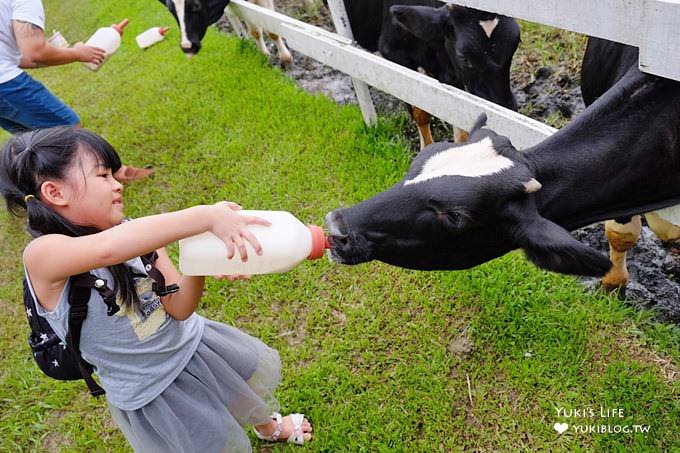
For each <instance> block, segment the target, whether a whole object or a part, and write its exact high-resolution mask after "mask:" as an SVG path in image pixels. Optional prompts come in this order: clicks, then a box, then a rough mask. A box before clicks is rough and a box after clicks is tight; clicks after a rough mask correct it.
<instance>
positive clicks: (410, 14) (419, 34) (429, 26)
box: [390, 5, 449, 41]
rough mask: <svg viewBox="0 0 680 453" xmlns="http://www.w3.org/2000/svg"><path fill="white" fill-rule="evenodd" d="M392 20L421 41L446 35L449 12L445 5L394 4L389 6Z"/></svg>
mask: <svg viewBox="0 0 680 453" xmlns="http://www.w3.org/2000/svg"><path fill="white" fill-rule="evenodd" d="M390 13H391V14H392V22H393V23H395V24H396V25H398V26H401V27H403V28H405V29H406V30H408V31H409V32H411V33H412V34H413V35H414V36H415V37H416V38H418V39H422V40H423V41H432V40H435V39H441V38H443V37H444V35H446V32H447V27H448V25H447V24H448V17H449V13H448V10H447V9H446V7H442V8H433V7H431V6H406V5H395V6H392V7H390Z"/></svg>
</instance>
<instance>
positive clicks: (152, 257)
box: [140, 252, 179, 297]
mask: <svg viewBox="0 0 680 453" xmlns="http://www.w3.org/2000/svg"><path fill="white" fill-rule="evenodd" d="M140 258H141V260H142V264H144V270H145V271H146V273H147V274H148V275H149V277H151V279H152V280H153V281H154V283H153V285H152V288H151V289H152V290H153V292H155V293H156V295H157V296H158V297H163V296H167V295H168V294H172V293H176V292H177V291H179V285H177V284H175V283H173V284H172V285H168V286H165V276H163V273H162V272H161V271H159V270H158V268H157V267H156V266H155V265H154V264H155V263H156V260H157V259H158V253H156V252H151V253H147V254H146V255H142V256H140Z"/></svg>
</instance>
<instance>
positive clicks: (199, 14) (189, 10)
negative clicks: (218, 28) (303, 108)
mask: <svg viewBox="0 0 680 453" xmlns="http://www.w3.org/2000/svg"><path fill="white" fill-rule="evenodd" d="M159 1H160V2H161V3H162V4H164V5H165V6H167V8H168V9H169V10H170V12H171V13H172V15H173V16H174V17H175V20H177V24H178V25H179V29H180V47H181V48H182V51H183V52H184V53H185V54H187V56H193V55H195V54H197V53H198V52H199V51H200V50H201V40H203V37H204V36H205V33H206V31H207V30H208V27H209V26H210V25H212V24H214V23H215V22H217V21H218V20H219V19H220V17H222V14H223V13H224V9H225V8H226V7H227V5H228V4H229V0H159ZM249 1H250V2H252V3H255V4H257V5H259V6H263V7H265V8H268V9H271V10H272V11H273V10H274V1H273V0H249ZM247 25H248V31H249V32H250V34H251V36H252V37H253V39H255V43H256V44H257V47H258V49H259V50H260V52H262V53H264V54H265V55H269V51H268V50H267V46H265V44H264V41H263V39H262V36H263V35H262V29H261V28H259V27H254V26H252V25H250V24H247ZM269 37H270V38H271V39H272V40H273V41H274V42H275V44H276V47H277V49H278V52H279V58H280V59H281V62H282V63H283V64H290V63H291V62H292V61H293V58H292V56H291V55H290V51H289V50H288V48H287V47H286V45H285V44H284V42H283V39H281V37H280V36H278V35H276V34H274V33H269Z"/></svg>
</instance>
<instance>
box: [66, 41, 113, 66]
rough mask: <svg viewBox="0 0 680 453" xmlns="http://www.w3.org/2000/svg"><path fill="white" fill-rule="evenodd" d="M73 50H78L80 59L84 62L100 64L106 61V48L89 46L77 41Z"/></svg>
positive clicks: (77, 53)
mask: <svg viewBox="0 0 680 453" xmlns="http://www.w3.org/2000/svg"><path fill="white" fill-rule="evenodd" d="M73 50H74V51H75V52H76V55H77V58H78V61H80V62H83V63H94V64H100V63H102V62H103V61H104V57H105V56H106V51H105V50H104V49H101V48H99V47H93V46H87V45H85V44H83V43H82V42H79V43H76V44H75V45H74V46H73Z"/></svg>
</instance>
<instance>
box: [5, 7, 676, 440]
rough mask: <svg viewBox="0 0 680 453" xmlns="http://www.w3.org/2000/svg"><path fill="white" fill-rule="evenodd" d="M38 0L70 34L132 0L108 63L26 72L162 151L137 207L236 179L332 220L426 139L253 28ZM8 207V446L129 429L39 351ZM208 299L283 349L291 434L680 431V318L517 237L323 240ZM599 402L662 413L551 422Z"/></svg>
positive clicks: (130, 145)
mask: <svg viewBox="0 0 680 453" xmlns="http://www.w3.org/2000/svg"><path fill="white" fill-rule="evenodd" d="M45 6H46V9H47V17H48V27H50V28H58V29H59V30H60V31H61V32H62V34H64V35H65V36H66V37H67V38H68V39H70V40H71V41H72V42H73V41H75V40H76V39H84V38H86V36H87V35H88V34H89V32H91V31H92V30H94V29H95V28H96V27H97V26H99V25H101V24H109V23H112V22H114V21H117V20H119V19H120V18H122V17H124V16H127V17H129V18H130V19H131V23H130V26H129V29H128V30H127V31H126V35H125V38H124V45H123V47H122V48H121V50H120V51H119V53H118V54H116V55H115V56H114V57H113V58H112V59H111V60H110V61H109V62H108V63H107V64H106V65H105V66H104V68H103V69H102V70H101V71H100V72H99V73H96V74H93V73H90V72H88V71H87V70H86V69H84V68H82V67H81V66H80V65H78V64H75V65H69V66H65V67H61V68H50V69H42V70H39V71H34V72H33V74H34V75H35V76H36V77H38V78H39V79H41V80H43V81H44V82H45V83H46V84H47V85H48V86H49V87H50V89H52V90H53V91H54V92H55V93H56V94H57V95H58V96H60V97H61V98H62V99H64V100H65V101H66V102H68V103H69V104H70V105H72V106H73V107H74V108H75V110H76V111H77V112H78V113H79V114H80V115H81V117H82V120H83V122H84V124H85V125H86V126H88V127H89V128H91V129H93V130H94V131H96V132H98V133H100V134H102V135H103V136H105V137H106V138H107V139H109V140H110V141H111V142H112V143H113V144H114V146H115V147H116V148H117V149H118V150H119V152H120V153H121V155H122V156H123V158H124V160H125V161H126V162H127V163H130V164H137V165H142V164H147V163H151V164H153V165H154V166H155V168H156V175H155V176H154V178H153V179H152V180H150V181H148V182H143V183H137V184H133V185H131V186H129V187H128V188H127V189H126V197H127V200H126V206H127V207H128V214H129V215H131V216H133V217H136V216H142V215H145V214H152V213H157V212H163V211H170V210H174V209H178V208H182V207H186V206H190V205H193V204H198V203H209V202H214V201H217V200H221V199H229V200H234V201H238V202H239V203H241V204H242V205H243V206H244V207H247V208H257V209H284V210H289V211H291V212H293V213H295V214H296V215H297V216H299V217H300V218H302V219H304V220H305V221H308V222H315V223H321V222H322V221H323V217H324V215H325V213H326V212H328V211H329V210H331V209H333V208H336V207H338V206H340V205H347V204H351V203H354V202H356V201H359V200H362V199H364V198H366V197H368V196H370V195H372V194H374V193H376V192H378V191H380V190H382V189H383V188H385V187H387V186H388V185H390V184H392V183H394V182H395V181H397V180H399V179H400V177H401V175H402V174H403V173H404V172H405V170H406V169H407V167H408V163H409V161H410V159H411V153H410V151H409V150H408V147H407V145H406V144H405V143H404V142H403V141H402V139H400V138H395V137H400V136H401V134H400V133H399V125H400V124H401V123H400V121H402V120H400V119H395V120H390V119H388V120H385V121H383V122H382V123H381V124H380V125H379V127H378V128H376V129H370V130H369V129H366V128H365V127H364V126H363V124H362V121H361V115H360V113H359V111H358V109H357V108H356V107H339V106H337V105H335V104H334V103H333V102H331V101H329V100H328V99H326V98H324V97H321V96H310V95H308V94H306V93H303V92H302V91H301V90H300V89H298V88H296V87H295V86H294V85H293V83H292V82H291V81H290V80H288V79H287V78H286V77H285V76H284V75H283V74H282V73H281V72H280V71H279V70H277V69H275V68H271V67H270V66H268V65H267V63H266V60H265V58H264V57H262V56H261V55H259V54H257V53H256V52H255V50H254V48H253V46H252V45H250V44H249V43H245V44H244V43H241V42H240V41H238V40H236V39H234V38H232V37H228V36H225V35H222V34H219V33H217V32H216V31H215V30H210V31H209V33H208V35H207V37H206V39H205V41H204V44H205V47H204V50H203V52H202V53H201V54H200V55H199V56H197V57H196V58H194V59H193V60H191V61H189V60H187V59H186V58H185V57H184V56H183V55H182V54H181V52H180V51H179V49H178V48H177V40H178V33H177V29H176V27H175V28H174V29H173V31H172V32H171V35H170V36H169V39H168V40H166V41H164V42H162V43H160V44H159V45H157V46H154V47H152V48H150V49H148V50H147V51H144V52H142V51H140V50H138V49H137V48H136V47H135V45H134V42H133V37H134V36H135V35H136V34H137V33H138V32H140V31H142V30H144V29H146V28H148V27H150V26H152V25H158V24H163V23H165V24H168V23H170V20H171V19H170V16H169V14H168V13H167V12H166V11H164V10H163V9H162V7H161V6H160V5H159V4H157V2H136V1H132V0H119V1H116V2H113V1H103V0H102V1H99V2H96V3H95V2H89V1H86V0H73V1H71V2H69V5H68V7H64V6H63V4H62V3H61V2H57V1H55V0H49V1H46V2H45ZM173 25H174V23H173ZM0 225H1V226H0V283H1V285H0V323H1V325H2V329H1V331H0V358H1V359H2V365H3V366H2V367H0V451H69V452H70V451H80V452H90V451H129V447H128V446H127V444H126V442H125V439H124V438H123V437H122V435H121V434H120V433H119V432H118V431H117V429H116V428H115V426H114V425H113V423H112V421H111V420H110V417H109V415H108V412H107V409H106V404H105V402H104V401H101V400H94V399H92V398H89V397H88V396H87V394H86V391H85V386H84V385H83V384H82V383H79V382H75V383H63V382H57V381H54V380H50V379H49V378H46V377H44V376H42V375H41V374H40V372H39V370H38V368H37V367H36V366H35V365H34V363H33V362H32V359H31V356H30V353H29V350H28V347H27V346H26V341H25V336H26V334H27V326H26V321H25V315H24V313H23V310H22V309H21V303H20V294H21V291H20V289H21V288H20V279H21V273H22V271H21V263H20V254H21V250H22V248H23V247H24V245H25V243H26V242H27V235H26V234H25V232H24V229H23V228H24V226H23V221H22V220H20V219H13V218H10V217H9V216H8V215H6V214H4V213H3V214H0ZM171 252H172V254H173V256H174V257H175V258H176V252H177V249H176V247H172V248H171ZM199 312H200V313H202V314H204V315H206V316H209V317H211V318H213V319H216V320H219V321H222V322H225V323H228V324H230V325H234V326H236V327H238V328H240V329H242V330H244V331H246V332H248V333H250V334H252V335H254V336H257V337H258V338H261V339H262V340H263V341H265V342H266V343H267V344H269V345H271V346H272V347H275V348H276V349H278V350H279V351H280V353H281V357H282V360H283V362H284V376H283V384H282V385H281V387H280V391H279V392H278V397H279V399H280V401H281V403H282V406H283V408H284V409H285V410H296V411H304V412H305V413H307V414H308V415H309V416H310V417H311V419H312V420H313V421H314V424H315V430H316V431H315V434H316V435H315V439H314V440H313V442H312V443H310V444H309V445H308V446H307V447H303V448H298V449H296V450H295V451H333V452H335V451H462V450H466V451H645V452H647V451H673V450H676V451H677V450H678V449H680V433H679V432H678V429H677V423H678V419H679V417H680V403H679V402H678V396H679V391H680V384H679V383H678V380H677V376H676V377H675V378H674V379H670V378H669V377H670V376H671V374H669V371H672V370H677V363H678V361H679V360H680V354H679V353H678V345H679V343H680V333H679V330H678V328H677V327H673V326H668V325H663V324H658V323H656V322H655V321H653V319H651V318H650V317H649V316H648V315H646V314H637V313H635V312H634V311H632V310H631V309H630V308H628V307H626V306H625V304H624V303H623V302H621V301H619V300H617V299H615V298H608V297H604V296H602V295H597V294H589V293H588V292H587V291H586V290H585V289H583V288H582V287H581V286H579V285H578V284H577V283H576V281H575V280H574V279H572V278H568V277H563V276H559V275H555V274H550V273H546V272H542V271H539V270H537V269H536V268H535V267H533V266H532V265H530V264H528V263H527V262H526V261H525V259H524V258H523V257H522V255H521V254H520V253H512V254H509V255H507V256H505V257H503V258H500V259H497V260H495V261H493V262H490V263H487V264H485V265H483V266H479V267H477V268H475V269H471V270H469V271H465V272H429V273H427V272H415V271H407V270H402V269H397V268H393V267H389V266H386V265H383V264H380V263H368V264H364V265H360V266H356V267H343V266H337V265H332V264H331V263H329V262H327V261H325V260H322V261H318V262H314V263H306V264H303V265H301V266H299V267H298V268H296V269H294V270H293V271H291V272H289V273H287V274H284V275H273V276H261V277H257V278H253V279H252V280H250V281H247V282H235V283H228V282H217V281H211V282H209V284H208V288H207V292H206V296H205V298H204V301H203V302H202V304H201V306H200V309H199ZM468 382H469V385H468ZM600 406H606V407H611V408H622V409H623V410H624V418H623V419H621V420H620V421H616V422H614V421H609V422H606V421H605V424H610V425H615V424H620V425H624V424H631V425H632V424H642V425H650V426H651V428H650V432H649V433H648V434H646V435H645V434H592V433H591V434H580V433H574V432H573V431H569V432H567V433H565V434H564V435H562V436H558V435H557V434H556V432H555V431H554V430H553V427H552V426H553V424H554V423H555V422H558V421H567V422H569V423H571V424H573V423H572V422H573V421H574V420H573V419H567V418H564V417H558V416H557V415H556V408H559V407H564V408H567V409H579V408H583V407H591V408H595V409H596V410H599V407H600ZM577 422H579V423H581V422H589V423H592V424H599V423H601V420H599V419H583V418H581V419H577ZM253 445H254V448H255V449H256V450H257V449H258V448H260V447H262V448H263V449H266V450H267V451H270V450H273V451H284V450H286V451H289V449H290V447H286V446H275V447H270V446H266V447H265V446H264V444H260V443H258V441H256V440H253ZM291 451H292V450H291Z"/></svg>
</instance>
